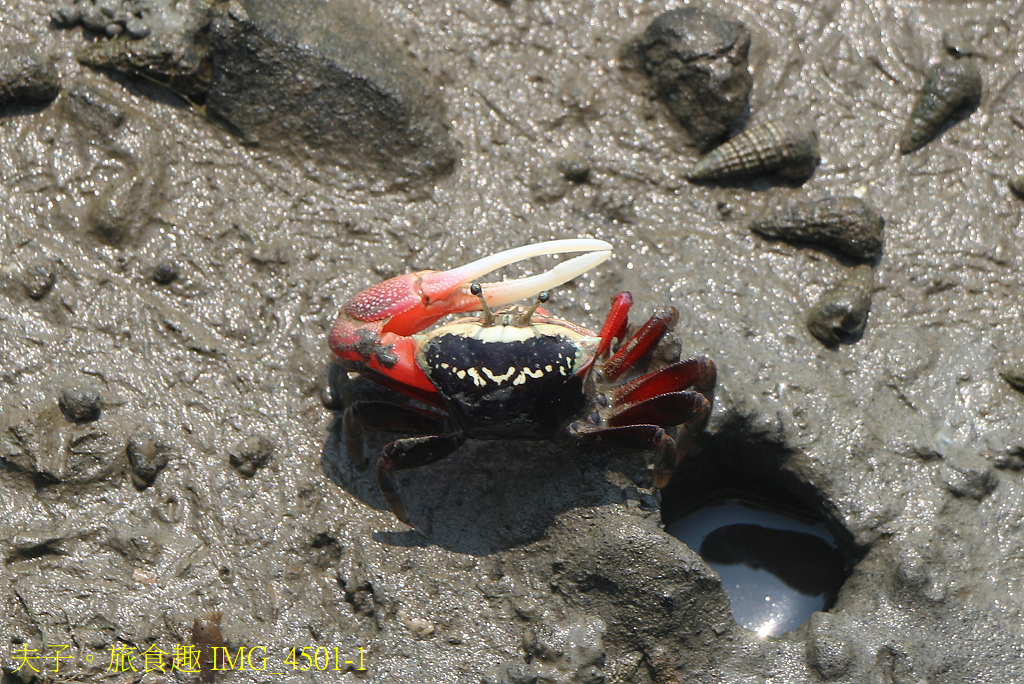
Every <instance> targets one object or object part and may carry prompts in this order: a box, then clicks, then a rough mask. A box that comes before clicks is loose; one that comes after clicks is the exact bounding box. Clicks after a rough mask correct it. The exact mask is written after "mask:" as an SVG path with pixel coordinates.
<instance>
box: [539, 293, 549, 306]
mask: <svg viewBox="0 0 1024 684" xmlns="http://www.w3.org/2000/svg"><path fill="white" fill-rule="evenodd" d="M549 299H551V293H550V292H548V291H547V290H541V291H540V292H539V293H538V294H537V301H538V302H540V303H541V304H543V303H544V302H546V301H548V300H549Z"/></svg>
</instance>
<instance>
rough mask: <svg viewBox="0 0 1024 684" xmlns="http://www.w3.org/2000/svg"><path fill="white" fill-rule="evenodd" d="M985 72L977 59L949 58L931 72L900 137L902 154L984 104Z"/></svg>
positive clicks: (911, 150) (925, 141)
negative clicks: (982, 97)
mask: <svg viewBox="0 0 1024 684" xmlns="http://www.w3.org/2000/svg"><path fill="white" fill-rule="evenodd" d="M981 90H982V81H981V72H980V71H979V70H978V66H977V65H976V64H975V63H974V60H972V59H970V58H961V59H957V58H955V57H947V58H946V59H944V60H942V61H941V62H939V63H938V64H936V65H935V67H934V68H933V69H932V70H931V72H930V73H929V74H928V78H927V80H925V83H924V86H923V87H922V88H921V94H920V95H919V96H918V98H917V103H916V104H915V105H914V111H913V112H911V113H910V121H909V122H907V127H906V129H905V130H904V131H903V137H901V138H900V152H902V153H903V154H908V153H910V152H913V151H914V150H917V149H920V148H921V147H923V146H924V145H925V144H926V143H928V142H930V141H931V140H932V139H933V138H935V137H936V136H937V135H938V134H939V133H940V132H941V131H942V128H943V126H944V125H945V124H946V122H947V121H949V120H950V119H951V118H953V116H954V115H956V114H958V113H960V114H962V113H964V112H969V111H970V110H973V109H974V108H975V107H977V106H978V104H979V103H980V102H981Z"/></svg>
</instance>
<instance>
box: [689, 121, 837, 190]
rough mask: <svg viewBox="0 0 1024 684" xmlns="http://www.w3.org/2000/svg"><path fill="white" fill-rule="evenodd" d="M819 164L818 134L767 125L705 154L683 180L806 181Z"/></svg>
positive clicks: (776, 124)
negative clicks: (765, 177)
mask: <svg viewBox="0 0 1024 684" xmlns="http://www.w3.org/2000/svg"><path fill="white" fill-rule="evenodd" d="M820 161H821V157H820V155H819V154H818V133H817V131H815V130H814V129H812V128H801V127H798V126H795V125H792V124H788V123H776V122H773V121H768V122H765V123H762V124H758V125H756V126H751V127H750V128H748V129H747V130H745V131H743V132H742V133H740V134H738V135H736V136H734V137H733V138H730V139H729V140H727V141H726V142H724V143H722V144H721V145H719V146H718V147H716V148H715V149H714V150H712V151H711V152H708V153H707V154H706V155H704V156H703V157H702V158H701V159H700V161H698V162H697V164H696V165H695V166H694V167H693V169H691V170H690V173H688V174H687V176H686V177H687V178H688V179H690V180H692V181H704V180H722V179H727V178H738V177H742V176H752V175H757V174H767V173H776V174H778V175H780V176H784V177H786V178H792V179H796V180H806V179H807V178H809V177H810V176H811V174H812V173H814V169H815V168H817V166H818V163H819V162H820Z"/></svg>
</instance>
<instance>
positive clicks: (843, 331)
mask: <svg viewBox="0 0 1024 684" xmlns="http://www.w3.org/2000/svg"><path fill="white" fill-rule="evenodd" d="M874 281H875V276H874V273H873V272H872V270H871V267H870V266H868V265H866V264H862V265H860V266H857V267H856V268H855V269H854V270H853V273H851V274H850V275H849V276H848V277H847V278H846V279H845V280H843V281H842V282H841V283H839V285H837V286H836V287H835V289H833V290H831V291H829V292H826V293H825V296H824V297H822V298H821V300H820V301H819V302H818V303H817V304H815V305H814V307H813V308H812V309H811V311H810V314H808V316H807V329H808V330H810V331H811V334H812V335H814V336H815V337H817V338H818V339H819V340H821V342H822V344H824V345H825V346H827V347H834V346H836V345H837V344H839V343H840V342H854V341H856V340H857V338H858V337H860V335H861V333H863V332H864V326H866V325H867V322H868V310H869V309H870V308H871V290H872V289H873V287H874Z"/></svg>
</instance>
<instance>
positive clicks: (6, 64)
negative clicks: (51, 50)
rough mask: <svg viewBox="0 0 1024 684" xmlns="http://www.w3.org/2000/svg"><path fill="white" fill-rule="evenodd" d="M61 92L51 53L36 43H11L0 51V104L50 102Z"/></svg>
mask: <svg viewBox="0 0 1024 684" xmlns="http://www.w3.org/2000/svg"><path fill="white" fill-rule="evenodd" d="M58 92H60V75H59V74H58V73H57V62H56V60H55V59H54V57H53V55H50V54H47V53H46V52H44V51H42V50H41V49H40V47H39V46H38V45H10V46H8V47H6V48H5V49H4V50H3V51H0V107H4V106H7V105H10V104H15V103H21V104H40V103H45V102H50V101H51V100H53V98H55V97H57V93H58Z"/></svg>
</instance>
